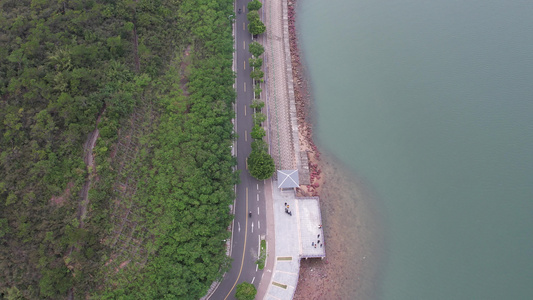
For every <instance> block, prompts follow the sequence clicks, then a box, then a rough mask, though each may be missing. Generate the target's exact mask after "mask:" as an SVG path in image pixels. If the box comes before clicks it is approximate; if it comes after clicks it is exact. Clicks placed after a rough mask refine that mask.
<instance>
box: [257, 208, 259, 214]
mask: <svg viewBox="0 0 533 300" xmlns="http://www.w3.org/2000/svg"><path fill="white" fill-rule="evenodd" d="M257 215H258V216H259V206H258V207H257Z"/></svg>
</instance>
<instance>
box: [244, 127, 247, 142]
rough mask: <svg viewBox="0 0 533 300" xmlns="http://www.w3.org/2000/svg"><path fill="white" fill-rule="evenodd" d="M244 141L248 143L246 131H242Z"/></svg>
mask: <svg viewBox="0 0 533 300" xmlns="http://www.w3.org/2000/svg"><path fill="white" fill-rule="evenodd" d="M244 141H245V142H248V131H246V130H245V131H244Z"/></svg>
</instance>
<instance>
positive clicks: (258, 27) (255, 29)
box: [248, 19, 266, 35]
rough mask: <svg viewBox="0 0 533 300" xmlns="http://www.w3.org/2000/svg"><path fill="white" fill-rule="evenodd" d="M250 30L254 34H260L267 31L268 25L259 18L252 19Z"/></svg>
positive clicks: (249, 25)
mask: <svg viewBox="0 0 533 300" xmlns="http://www.w3.org/2000/svg"><path fill="white" fill-rule="evenodd" d="M248 31H249V32H250V33H251V34H252V35H259V34H262V33H264V32H265V31H266V26H265V24H263V22H261V20H259V19H257V20H253V21H250V23H249V24H248Z"/></svg>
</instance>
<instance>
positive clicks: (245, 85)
mask: <svg viewBox="0 0 533 300" xmlns="http://www.w3.org/2000/svg"><path fill="white" fill-rule="evenodd" d="M244 92H246V81H245V82H244Z"/></svg>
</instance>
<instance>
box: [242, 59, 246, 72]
mask: <svg viewBox="0 0 533 300" xmlns="http://www.w3.org/2000/svg"><path fill="white" fill-rule="evenodd" d="M242 68H243V70H246V61H245V60H243V61H242Z"/></svg>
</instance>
